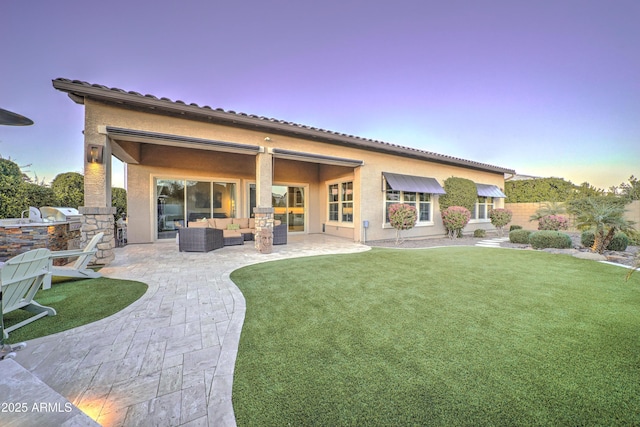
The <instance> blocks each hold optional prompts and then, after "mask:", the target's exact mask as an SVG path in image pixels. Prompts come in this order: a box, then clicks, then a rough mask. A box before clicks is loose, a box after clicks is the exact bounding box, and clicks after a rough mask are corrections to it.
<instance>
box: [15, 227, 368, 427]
mask: <svg viewBox="0 0 640 427" xmlns="http://www.w3.org/2000/svg"><path fill="white" fill-rule="evenodd" d="M368 249H369V247H367V246H364V245H360V244H357V243H353V242H351V241H349V240H345V239H339V238H331V237H329V236H325V235H306V236H294V237H291V236H290V237H289V244H287V245H283V246H274V251H273V253H271V254H267V255H265V254H259V253H258V252H257V251H256V250H255V249H254V248H253V245H252V244H251V243H249V242H247V244H245V245H244V246H229V247H225V248H223V249H219V250H215V251H212V252H209V253H185V252H182V253H181V252H178V248H177V245H176V244H175V242H173V241H172V242H166V243H156V244H147V245H129V246H126V247H124V248H119V249H116V260H115V261H114V262H113V263H112V264H111V265H110V266H108V267H106V268H104V269H103V270H102V272H103V274H104V275H105V276H107V277H113V278H121V279H129V280H138V281H141V282H144V283H146V284H148V285H149V289H148V291H147V293H146V294H145V295H144V296H143V297H142V298H141V299H140V300H138V301H136V302H135V303H134V304H132V305H131V306H129V307H127V308H126V309H125V310H123V311H121V312H120V313H117V314H115V315H113V316H111V317H109V318H106V319H103V320H101V321H98V322H95V323H92V324H90V325H86V326H83V327H80V328H76V329H73V330H70V331H66V332H62V333H60V334H56V335H52V336H48V337H43V338H39V339H36V340H33V341H30V342H29V345H28V347H27V348H26V349H25V350H23V351H21V352H19V353H18V356H17V357H16V359H15V360H16V362H18V363H19V364H20V365H22V366H24V367H25V368H26V369H28V370H29V371H31V372H32V373H33V374H34V375H35V376H36V377H37V378H39V379H40V380H42V381H43V382H44V383H46V384H47V385H48V386H49V387H51V388H52V389H53V390H55V391H56V392H58V393H60V394H61V395H62V396H64V397H65V398H67V399H68V400H69V401H70V402H72V403H73V404H74V405H76V406H78V408H80V409H81V410H82V411H84V412H85V413H86V414H88V415H89V416H90V417H91V418H93V419H94V420H96V421H98V423H100V424H101V425H103V426H127V427H129V426H194V427H195V426H209V427H212V426H235V417H234V413H233V407H232V402H231V390H232V380H233V371H234V366H235V359H236V354H237V351H238V343H239V339H240V331H241V328H242V324H243V321H244V315H245V300H244V297H243V296H242V294H241V293H240V291H239V290H238V288H237V287H236V286H235V285H234V284H233V283H232V282H231V281H230V279H229V274H230V273H231V272H232V271H233V270H235V269H237V268H239V267H242V266H245V265H249V264H255V263H259V262H264V261H270V260H279V259H286V258H293V257H302V256H314V255H323V254H337V253H352V252H360V251H366V250H368ZM12 425H25V426H26V425H29V426H30V425H33V424H12Z"/></svg>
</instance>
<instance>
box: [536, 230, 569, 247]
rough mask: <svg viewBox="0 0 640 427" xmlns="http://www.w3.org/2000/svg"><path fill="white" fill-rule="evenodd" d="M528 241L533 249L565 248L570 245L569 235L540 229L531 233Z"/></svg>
mask: <svg viewBox="0 0 640 427" xmlns="http://www.w3.org/2000/svg"><path fill="white" fill-rule="evenodd" d="M529 243H531V247H532V248H533V249H544V248H557V249H567V248H570V247H571V237H569V235H568V234H566V233H560V232H559V231H553V230H541V231H536V232H533V233H531V235H530V236H529Z"/></svg>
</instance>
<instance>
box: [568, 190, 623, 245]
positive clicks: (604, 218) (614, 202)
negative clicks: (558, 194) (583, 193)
mask: <svg viewBox="0 0 640 427" xmlns="http://www.w3.org/2000/svg"><path fill="white" fill-rule="evenodd" d="M625 205H626V201H625V200H623V199H620V198H616V197H610V196H609V197H603V196H600V197H587V198H586V199H580V200H575V201H571V202H569V210H570V211H571V213H573V214H574V215H575V223H576V227H578V229H580V230H588V229H593V230H594V234H595V239H594V241H593V246H591V251H592V252H596V253H599V254H601V253H603V252H604V250H605V249H606V248H607V246H608V245H609V243H611V240H612V239H613V236H615V234H616V232H617V231H631V230H633V222H631V221H628V220H626V219H625V218H624V213H625Z"/></svg>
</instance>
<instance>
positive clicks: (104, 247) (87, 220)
mask: <svg viewBox="0 0 640 427" xmlns="http://www.w3.org/2000/svg"><path fill="white" fill-rule="evenodd" d="M78 210H79V211H80V213H81V214H82V246H83V247H84V246H85V245H86V244H87V242H89V240H91V239H92V238H93V236H95V235H96V234H98V233H100V232H104V237H103V238H102V240H101V241H100V242H99V243H98V247H97V249H98V252H97V253H96V259H95V261H94V262H95V264H103V265H104V264H109V263H110V262H111V261H113V260H114V258H115V254H114V253H113V248H115V246H116V244H115V238H114V233H113V232H114V219H113V215H114V214H115V213H116V208H114V207H93V206H81V207H80V208H79V209H78Z"/></svg>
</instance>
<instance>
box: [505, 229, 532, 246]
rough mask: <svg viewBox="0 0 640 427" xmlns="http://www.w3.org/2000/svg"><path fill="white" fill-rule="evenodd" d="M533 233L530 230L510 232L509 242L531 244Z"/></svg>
mask: <svg viewBox="0 0 640 427" xmlns="http://www.w3.org/2000/svg"><path fill="white" fill-rule="evenodd" d="M531 233H532V232H531V231H529V230H522V229H521V228H520V229H516V230H513V231H510V232H509V241H510V242H511V243H523V244H525V245H526V244H529V235H530V234H531Z"/></svg>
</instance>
